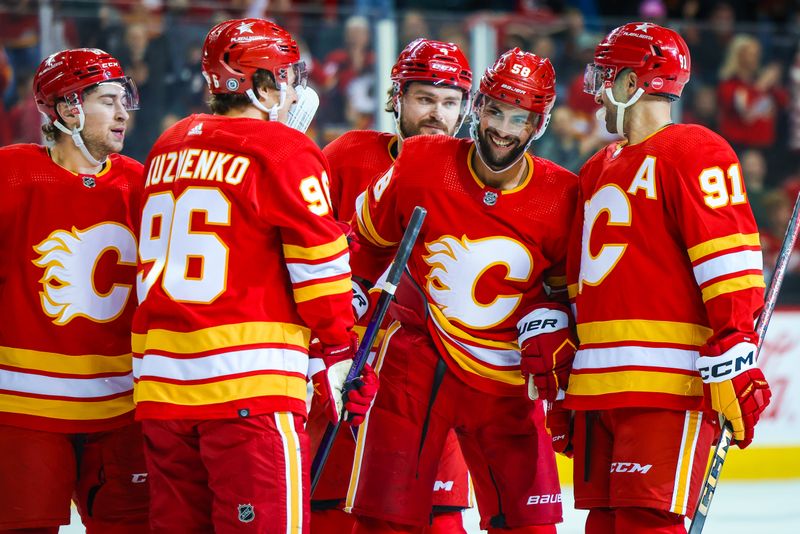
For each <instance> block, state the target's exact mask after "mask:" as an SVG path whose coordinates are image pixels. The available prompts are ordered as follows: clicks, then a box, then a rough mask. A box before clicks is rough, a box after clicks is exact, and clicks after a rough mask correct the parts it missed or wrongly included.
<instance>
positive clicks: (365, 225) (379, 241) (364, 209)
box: [357, 197, 398, 248]
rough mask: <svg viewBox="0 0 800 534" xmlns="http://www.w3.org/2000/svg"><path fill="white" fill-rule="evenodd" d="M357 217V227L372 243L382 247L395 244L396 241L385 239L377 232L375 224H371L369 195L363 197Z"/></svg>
mask: <svg viewBox="0 0 800 534" xmlns="http://www.w3.org/2000/svg"><path fill="white" fill-rule="evenodd" d="M357 219H358V228H359V229H360V230H361V233H362V234H363V235H364V237H366V238H367V239H368V240H369V241H370V242H372V244H374V245H376V246H379V247H384V248H388V247H393V246H395V245H397V243H398V241H387V240H386V239H384V238H382V237H381V236H380V235H379V234H378V231H377V230H375V225H373V224H372V218H371V217H370V213H369V197H367V198H365V199H364V204H363V205H362V206H361V212H360V217H357Z"/></svg>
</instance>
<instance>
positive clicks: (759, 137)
mask: <svg viewBox="0 0 800 534" xmlns="http://www.w3.org/2000/svg"><path fill="white" fill-rule="evenodd" d="M719 77H720V80H722V81H721V83H720V85H719V89H718V95H719V128H720V133H721V134H722V136H723V137H725V138H726V139H727V140H728V141H729V142H730V143H731V145H733V147H734V148H735V149H737V152H738V151H739V150H741V149H743V148H751V147H753V148H768V147H771V146H773V145H774V144H775V140H776V138H775V132H776V119H777V113H778V110H779V109H780V108H783V107H786V105H787V104H788V95H787V93H786V90H785V89H783V88H782V87H781V86H780V81H781V68H780V65H778V64H776V63H772V64H769V65H767V66H766V67H764V68H762V67H761V44H760V43H759V42H758V41H757V40H756V39H755V38H753V37H751V36H749V35H742V34H740V35H737V36H736V37H734V39H733V41H731V44H730V47H729V48H728V52H727V56H726V58H725V62H724V63H723V64H722V67H721V68H720V71H719Z"/></svg>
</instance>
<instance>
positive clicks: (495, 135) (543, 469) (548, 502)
mask: <svg viewBox="0 0 800 534" xmlns="http://www.w3.org/2000/svg"><path fill="white" fill-rule="evenodd" d="M554 100H555V73H554V71H553V68H552V66H551V64H550V62H549V61H548V60H547V59H544V58H539V57H537V56H535V55H534V54H531V53H528V52H522V51H520V50H519V49H513V50H510V51H508V52H506V53H505V54H503V55H502V56H501V57H500V58H499V59H498V60H497V62H496V63H495V64H494V65H493V66H492V67H491V68H489V69H488V70H487V71H486V73H485V74H484V76H483V77H482V79H481V83H480V90H479V94H478V96H477V98H476V101H475V103H474V105H473V108H472V114H473V117H472V125H471V134H472V140H463V139H453V138H450V137H447V136H433V137H431V136H417V137H414V138H411V139H406V140H405V141H404V143H403V149H402V151H401V152H400V155H399V156H398V158H397V160H396V161H395V163H394V165H393V166H392V167H391V168H390V169H389V170H388V171H387V172H386V173H384V174H383V175H382V176H379V177H378V178H376V179H375V180H374V181H373V182H372V183H371V184H370V186H369V187H368V188H367V190H366V191H365V192H364V194H362V195H361V196H359V198H358V201H357V205H356V217H357V230H358V234H359V237H360V240H361V243H362V247H361V249H360V250H359V252H357V253H356V254H354V257H353V261H352V266H353V272H354V274H357V275H360V276H362V277H364V278H366V279H368V280H375V278H377V276H378V275H379V274H380V273H381V272H382V270H383V269H384V267H385V265H384V262H383V261H381V258H382V256H383V255H382V254H381V253H380V251H382V250H386V249H388V250H391V249H392V248H394V247H396V245H397V243H398V242H399V241H400V238H401V236H402V233H403V229H404V225H405V224H406V223H407V221H408V219H409V215H410V213H411V211H412V210H413V208H414V206H416V205H421V206H423V207H425V208H426V209H427V210H428V215H427V218H426V220H425V223H424V225H423V227H422V230H421V233H420V238H419V240H418V241H417V244H416V245H415V247H414V250H413V251H412V253H411V257H410V259H409V262H408V268H407V273H406V276H405V277H404V280H403V281H402V282H401V284H400V287H399V288H398V290H397V293H396V299H397V300H396V302H395V303H393V304H392V308H391V312H390V313H391V314H392V318H393V319H394V320H395V322H393V323H392V324H391V325H390V326H389V327H388V329H387V332H386V335H385V338H384V342H383V344H382V346H381V348H380V350H379V352H378V356H377V363H376V366H377V367H380V372H381V382H382V384H383V387H382V388H381V391H380V392H379V393H378V396H377V397H376V400H375V403H374V405H373V407H372V409H371V411H370V413H369V415H368V416H367V419H366V421H365V423H364V425H363V426H362V427H361V428H360V429H359V435H358V440H357V443H356V458H355V462H354V466H353V473H352V476H351V481H350V488H349V490H348V495H347V503H346V504H347V507H348V508H349V509H350V510H351V511H352V512H353V513H354V514H356V516H357V523H356V526H355V528H354V529H353V532H354V533H355V534H362V533H381V532H419V531H420V529H421V528H423V526H424V525H425V524H427V522H428V521H429V516H430V513H431V493H432V492H431V488H432V486H433V483H434V480H435V477H436V467H437V464H438V462H439V459H440V458H441V454H442V447H443V446H444V444H445V440H446V438H447V435H448V433H449V432H450V430H451V429H455V431H456V434H457V436H458V439H459V442H460V445H461V449H462V452H463V454H464V458H465V459H466V462H467V465H468V467H469V471H470V474H471V476H472V480H473V483H474V487H475V493H476V497H477V502H478V508H479V511H480V514H481V527H482V528H483V529H488V530H489V532H498V533H499V532H515V533H523V532H525V533H534V532H535V533H544V532H555V526H554V525H555V523H557V522H559V521H561V493H560V488H559V484H558V477H557V473H556V467H555V457H554V454H553V450H552V448H551V440H550V437H549V436H548V434H547V431H546V429H545V428H544V421H543V420H544V414H543V411H542V402H541V401H536V402H532V401H531V400H530V399H528V396H527V394H526V387H525V378H524V377H523V374H522V372H521V371H522V366H521V359H530V360H537V361H538V362H540V364H541V365H539V366H538V367H539V369H540V371H539V373H541V374H542V375H545V374H548V373H550V372H552V370H553V366H554V363H551V364H549V366H548V364H547V363H545V362H554V360H558V362H559V363H560V362H561V360H563V359H566V360H569V358H570V357H571V355H572V351H570V350H568V349H567V348H565V347H569V346H574V344H573V343H572V342H571V339H570V337H571V335H570V330H569V325H568V323H567V320H566V319H567V315H566V313H564V306H563V304H559V303H557V302H553V301H552V299H550V298H549V297H548V294H547V291H546V284H547V285H550V286H551V287H552V288H553V290H554V291H555V294H564V295H565V289H566V288H565V283H566V279H565V269H566V266H565V262H566V247H567V239H568V234H569V224H570V222H571V218H572V214H573V210H574V206H575V202H576V194H577V177H576V176H575V175H573V174H572V173H570V172H569V171H566V170H564V169H562V168H561V167H558V166H557V165H555V164H553V163H551V162H549V161H546V160H544V159H541V158H538V157H535V156H531V155H530V154H528V153H527V149H528V148H529V147H530V145H531V143H532V142H533V141H534V140H535V139H537V138H538V137H539V136H541V135H542V134H543V133H544V131H545V128H546V126H547V122H548V119H549V115H550V111H551V109H552V106H553V102H554ZM376 251H378V253H375V252H376ZM536 317H539V318H540V319H544V321H543V320H539V319H536ZM534 321H537V322H536V323H535V324H534ZM544 325H546V326H544ZM520 332H522V333H523V334H524V335H520ZM526 338H527V339H526ZM520 343H522V344H523V346H524V349H523V352H522V357H521V354H520ZM548 346H549V347H562V350H551V352H550V353H546V354H545V353H541V352H539V351H538V350H537V347H548ZM531 367H535V366H528V367H527V368H528V369H530V368H531ZM554 395H555V393H554V392H553V393H552V394H551V393H550V392H548V393H543V394H542V398H548V399H552V398H554Z"/></svg>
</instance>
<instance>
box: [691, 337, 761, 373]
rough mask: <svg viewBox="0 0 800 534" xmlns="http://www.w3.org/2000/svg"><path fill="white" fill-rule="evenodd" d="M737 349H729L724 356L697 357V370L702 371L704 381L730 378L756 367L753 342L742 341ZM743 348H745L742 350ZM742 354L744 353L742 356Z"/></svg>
mask: <svg viewBox="0 0 800 534" xmlns="http://www.w3.org/2000/svg"><path fill="white" fill-rule="evenodd" d="M751 347H752V348H751ZM735 349H739V350H738V351H737V350H731V351H728V352H727V353H726V354H723V355H722V356H702V357H700V358H698V359H697V370H698V371H700V378H702V379H703V382H706V383H710V382H722V381H723V380H729V379H730V378H732V377H734V376H737V375H739V374H740V373H741V372H742V371H744V370H746V369H751V368H753V367H755V365H756V351H755V345H753V344H752V343H740V344H739V345H737V346H736V347H735ZM741 349H745V350H744V351H742V350H741ZM737 352H738V353H737ZM740 354H744V355H743V356H741V355H740ZM726 356H727V358H726Z"/></svg>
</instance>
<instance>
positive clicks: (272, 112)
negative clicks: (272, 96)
mask: <svg viewBox="0 0 800 534" xmlns="http://www.w3.org/2000/svg"><path fill="white" fill-rule="evenodd" d="M278 87H279V88H280V91H281V96H280V100H279V102H278V103H277V104H275V105H274V106H272V107H271V108H268V107H267V106H265V105H264V104H262V103H261V101H260V100H259V99H258V98H257V97H256V93H255V91H253V90H252V89H248V90H247V91H245V94H246V95H247V97H248V98H249V99H250V103H252V104H253V105H254V106H255V107H257V108H258V109H260V110H261V111H263V112H264V113H266V114H267V115H268V116H269V120H271V121H276V120H278V111H280V109H281V108H282V107H283V106H284V104H286V87H287V86H286V82H281V84H280V85H279V86H278Z"/></svg>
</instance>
